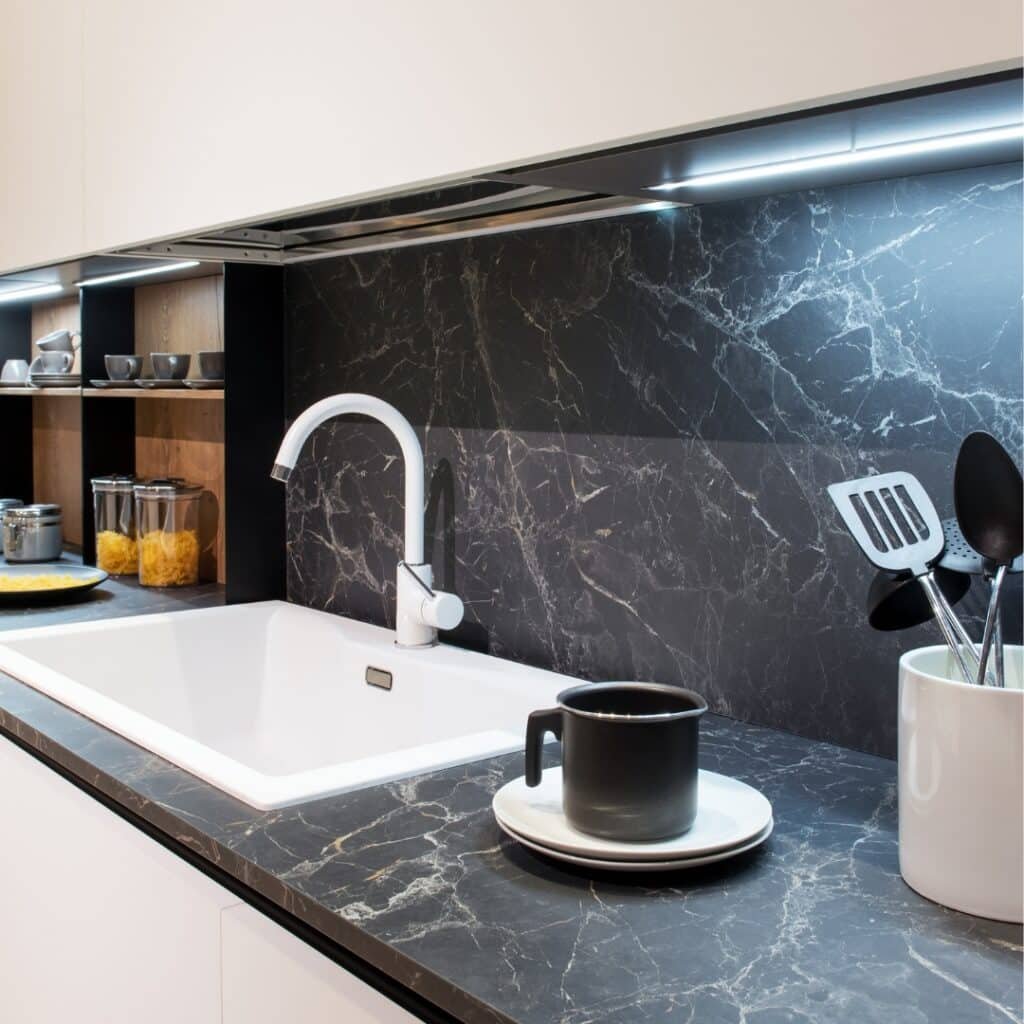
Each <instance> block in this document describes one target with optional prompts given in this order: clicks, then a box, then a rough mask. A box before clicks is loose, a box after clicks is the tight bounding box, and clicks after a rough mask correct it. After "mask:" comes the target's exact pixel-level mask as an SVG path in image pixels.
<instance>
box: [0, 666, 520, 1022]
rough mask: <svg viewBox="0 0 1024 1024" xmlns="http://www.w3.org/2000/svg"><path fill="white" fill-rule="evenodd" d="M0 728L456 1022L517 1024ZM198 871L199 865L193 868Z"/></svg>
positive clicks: (64, 759) (13, 728) (54, 752)
mask: <svg viewBox="0 0 1024 1024" xmlns="http://www.w3.org/2000/svg"><path fill="white" fill-rule="evenodd" d="M0 675H3V677H4V678H5V679H7V680H9V681H10V682H14V683H17V684H18V685H19V686H24V685H25V684H24V683H22V682H21V681H20V680H18V679H15V678H14V677H13V676H8V675H7V674H6V673H0ZM37 696H39V697H41V698H42V699H43V700H45V701H47V702H48V703H49V704H51V705H53V706H54V707H55V708H58V709H59V710H60V711H61V712H62V713H64V714H67V715H72V716H74V717H75V718H78V719H81V720H82V721H85V722H87V723H88V724H89V726H91V727H93V728H95V729H98V730H101V731H102V732H104V733H107V734H109V735H112V736H116V737H117V739H119V740H121V741H122V742H124V743H127V744H129V745H131V746H137V745H136V744H132V743H131V742H130V741H129V740H125V739H124V738H123V737H120V736H117V734H116V733H112V732H111V731H110V730H108V729H106V728H105V727H104V726H100V725H98V724H97V723H95V722H92V721H91V720H90V719H86V718H84V716H82V715H79V714H78V712H76V711H74V710H72V709H71V708H68V707H66V706H65V705H63V704H61V703H60V702H59V701H54V700H52V698H49V697H46V696H45V695H44V694H37ZM0 735H2V736H4V737H5V738H7V739H9V740H10V741H12V742H14V743H15V744H16V745H17V746H19V747H20V748H21V749H23V750H25V751H26V753H28V754H29V755H30V756H33V757H36V758H37V760H40V761H41V762H42V763H44V764H48V766H50V764H55V765H57V766H59V767H60V768H61V769H63V770H64V771H65V772H67V773H68V774H69V775H71V776H72V777H73V779H74V780H77V782H75V783H73V784H76V785H78V786H79V788H81V789H82V790H83V791H84V792H86V793H87V794H88V795H89V796H91V797H93V798H94V799H95V794H99V795H101V796H102V797H105V798H106V799H107V800H108V801H110V802H111V803H113V804H115V805H117V806H118V807H121V808H123V809H124V810H125V811H126V812H128V814H129V815H130V816H133V817H137V818H140V819H142V820H143V821H145V822H147V823H148V824H149V825H151V826H152V827H153V828H155V829H156V830H158V831H159V832H160V833H161V834H162V835H164V836H165V837H166V838H167V839H168V840H169V842H168V843H167V844H165V845H166V846H167V848H169V849H171V850H172V851H173V852H174V853H175V855H176V856H180V853H179V849H180V848H182V847H184V848H186V849H188V850H189V851H191V852H192V853H193V854H194V855H196V856H198V857H200V858H202V859H203V860H204V861H206V862H207V863H208V864H209V865H211V867H212V868H213V869H214V872H222V873H223V874H225V875H227V876H229V877H230V878H232V879H234V881H235V882H236V883H238V884H239V885H240V886H241V887H243V888H245V889H248V890H250V891H251V892H253V893H255V894H256V895H258V896H260V897H262V898H263V899H265V900H268V901H269V902H270V903H272V904H273V905H274V906H276V907H277V908H278V909H280V910H282V911H284V913H286V914H288V915H290V916H291V917H293V918H295V919H296V920H297V921H299V922H302V923H303V924H305V925H307V926H309V927H311V928H313V929H314V930H315V931H316V932H318V933H319V934H320V935H321V936H323V937H324V938H325V939H326V940H327V941H328V942H329V943H331V944H332V945H335V946H337V947H339V948H340V949H341V950H342V951H344V952H345V953H348V954H350V955H351V956H353V957H355V958H357V959H358V960H360V961H363V962H364V963H366V964H368V965H369V967H370V968H371V970H373V971H376V972H379V973H381V974H383V975H385V976H386V977H387V978H390V979H391V980H392V981H394V982H396V983H397V984H398V985H400V986H402V987H403V988H405V989H407V990H408V991H410V992H411V993H413V994H414V996H416V997H418V998H419V999H422V1000H425V1001H426V1002H427V1003H429V1004H431V1005H432V1006H434V1007H436V1008H438V1009H440V1010H441V1011H443V1012H444V1013H447V1014H450V1015H452V1016H453V1017H455V1018H456V1019H458V1020H459V1021H462V1022H463V1024H516V1021H515V1020H514V1019H513V1018H511V1017H508V1016H506V1015H505V1014H503V1013H501V1012H500V1011H498V1010H497V1009H495V1008H494V1007H493V1006H490V1005H488V1004H486V1003H483V1002H481V1001H480V1000H478V999H477V998H475V997H474V996H471V995H470V994H469V993H467V992H465V991H464V990H463V989H460V988H459V987H458V986H456V985H453V984H452V983H451V982H449V981H446V980H445V979H443V978H440V977H438V976H437V975H436V974H434V973H433V972H431V971H429V970H427V969H426V968H424V967H422V966H421V965H420V964H418V963H416V962H415V961H414V960H412V959H410V958H409V957H407V956H405V955H404V954H402V953H400V952H399V951H398V950H396V949H394V948H393V947H392V946H390V945H388V944H387V943H386V942H383V941H382V940H380V939H377V938H375V937H374V936H372V935H370V934H369V933H367V932H366V931H364V930H363V929H361V928H359V926H358V925H355V924H352V923H351V922H349V921H346V920H344V919H343V918H342V917H340V916H339V915H337V914H334V913H332V912H331V911H329V910H327V909H325V908H323V907H321V906H320V905H319V904H317V903H315V901H313V900H310V899H308V898H306V897H304V896H303V895H302V894H301V893H297V892H295V891H294V890H292V889H290V888H289V887H288V886H287V885H285V884H284V883H283V882H281V881H280V880H279V879H277V878H275V877H274V876H273V875H271V874H270V873H268V872H266V871H264V870H263V869H262V868H259V867H257V866H256V865H255V864H253V863H252V862H250V861H248V860H246V859H245V858H244V857H241V856H240V855H239V854H237V853H235V852H234V851H232V850H229V849H226V848H225V847H224V846H222V845H221V844H220V843H218V842H217V841H216V840H215V839H211V838H209V837H207V836H204V835H202V834H201V833H199V831H198V830H197V829H195V828H193V827H192V826H191V825H190V824H189V823H188V821H186V820H184V819H182V818H181V817H179V816H178V815H176V814H175V813H174V812H172V811H171V810H169V809H168V808H166V807H164V806H163V805H162V804H160V803H158V802H155V801H151V800H147V799H145V798H142V797H140V796H139V794H138V793H136V792H135V791H134V790H133V789H131V787H129V786H127V785H126V784H124V783H122V782H120V781H119V780H117V779H116V778H114V777H113V776H111V775H109V774H108V773H107V772H104V771H102V770H101V769H98V768H96V767H95V766H94V765H91V764H89V763H88V761H86V760H85V759H84V758H82V757H80V756H79V755H77V754H75V753H73V752H71V751H70V750H68V749H67V748H66V747H64V746H63V745H62V744H60V743H58V742H57V741H56V740H54V739H53V738H52V737H50V736H48V735H47V734H46V733H44V732H41V731H39V730H38V729H36V728H35V727H33V726H31V725H28V724H27V723H26V722H24V721H23V720H22V719H20V718H18V717H17V716H16V715H13V714H11V713H10V712H9V711H8V710H7V709H5V708H3V707H0ZM138 749H140V750H141V749H142V748H138ZM143 753H144V754H146V755H147V756H156V755H151V754H149V753H148V752H146V751H143ZM115 813H116V812H115ZM129 820H130V819H129ZM132 824H133V827H136V826H135V825H134V822H132ZM175 847H177V848H178V849H175ZM182 859H184V858H182ZM187 862H188V861H186V863H187ZM197 870H201V869H199V868H197ZM214 878H215V880H216V874H214ZM243 898H244V897H243Z"/></svg>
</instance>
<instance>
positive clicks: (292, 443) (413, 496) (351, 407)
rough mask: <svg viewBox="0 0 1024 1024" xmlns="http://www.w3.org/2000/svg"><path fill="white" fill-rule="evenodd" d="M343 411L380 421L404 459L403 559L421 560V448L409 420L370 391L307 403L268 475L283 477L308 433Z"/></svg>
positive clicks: (413, 563) (279, 450) (295, 459)
mask: <svg viewBox="0 0 1024 1024" xmlns="http://www.w3.org/2000/svg"><path fill="white" fill-rule="evenodd" d="M345 413H360V414H361V415H363V416H371V417H373V419H375V420H378V421H379V422H381V423H383V424H384V426H386V427H387V428H388V429H389V430H390V431H391V433H392V434H394V435H395V438H396V440H397V441H398V444H399V447H400V448H401V449H402V459H403V460H404V462H405V561H406V562H408V563H409V564H410V565H420V564H422V562H423V449H422V448H421V447H420V442H419V438H418V437H417V436H416V432H415V431H414V430H413V429H412V425H411V424H410V423H409V421H408V420H407V419H406V418H405V417H404V416H403V415H402V414H401V413H400V412H399V411H398V410H397V409H396V408H395V407H394V406H393V405H388V403H387V402H384V401H381V399H379V398H374V397H373V396H372V395H360V394H355V393H347V394H341V395H331V396H330V397H329V398H324V399H322V400H321V401H319V402H316V403H315V404H314V405H311V406H310V407H309V408H308V409H307V410H306V411H305V412H304V413H302V415H301V416H299V417H298V419H296V420H295V422H294V423H293V424H292V425H291V427H289V429H288V433H287V434H285V435H284V440H282V441H281V447H280V449H278V452H277V458H276V459H274V468H273V469H272V470H271V473H270V475H271V476H272V477H273V478H274V479H275V480H280V481H282V482H284V481H286V480H287V479H288V477H289V476H291V472H292V470H293V469H294V468H295V463H296V462H297V461H298V458H299V453H300V452H301V451H302V446H303V445H304V444H305V443H306V439H307V438H308V437H309V435H310V434H312V433H313V431H314V430H316V428H317V427H319V426H320V424H321V423H325V422H326V421H327V420H329V419H333V418H334V417H335V416H341V415H343V414H345Z"/></svg>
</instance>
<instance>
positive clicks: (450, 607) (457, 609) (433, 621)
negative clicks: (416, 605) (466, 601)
mask: <svg viewBox="0 0 1024 1024" xmlns="http://www.w3.org/2000/svg"><path fill="white" fill-rule="evenodd" d="M464 611H465V608H464V606H463V604H462V601H461V599H460V598H459V597H457V596H456V595H455V594H449V593H446V592H445V591H443V590H435V591H434V596H433V597H430V598H424V599H423V604H422V605H420V615H421V616H422V617H423V621H424V622H425V623H426V624H427V625H428V626H433V627H434V629H454V628H455V627H456V626H457V625H458V624H459V623H460V622H461V621H462V616H463V613H464Z"/></svg>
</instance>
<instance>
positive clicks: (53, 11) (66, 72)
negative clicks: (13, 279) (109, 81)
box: [0, 0, 86, 270]
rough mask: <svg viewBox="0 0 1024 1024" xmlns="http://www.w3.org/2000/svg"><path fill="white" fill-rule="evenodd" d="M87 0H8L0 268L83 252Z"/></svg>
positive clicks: (0, 75) (0, 106)
mask: <svg viewBox="0 0 1024 1024" xmlns="http://www.w3.org/2000/svg"><path fill="white" fill-rule="evenodd" d="M82 20H83V0H6V2H5V3H4V4H3V21H2V30H0V268H3V269H7V270H13V269H15V268H20V267H28V266H33V265H38V264H44V263H52V262H55V261H57V260H60V259H66V258H68V257H71V256H77V255H79V254H80V253H83V252H84V251H85V248H86V242H85V231H84V209H83V192H82V188H83V182H84V166H83V157H84V150H83V139H84V111H83V106H82V105H83V95H84V94H83V89H82Z"/></svg>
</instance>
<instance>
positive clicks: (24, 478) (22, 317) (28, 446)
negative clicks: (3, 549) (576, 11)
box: [0, 303, 33, 502]
mask: <svg viewBox="0 0 1024 1024" xmlns="http://www.w3.org/2000/svg"><path fill="white" fill-rule="evenodd" d="M31 350H32V307H31V306H30V305H29V304H28V303H18V304H16V305H13V306H0V366H3V364H4V363H5V362H6V361H7V360H8V359H25V360H27V359H28V358H29V354H30V353H31ZM0 438H3V445H4V457H3V461H2V462H0V498H20V499H21V500H22V501H26V502H28V501H31V500H32V489H33V488H32V484H33V481H32V399H31V398H30V397H29V396H28V395H27V394H26V395H24V396H22V395H18V396H17V397H11V396H8V395H4V396H3V397H2V398H0Z"/></svg>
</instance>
